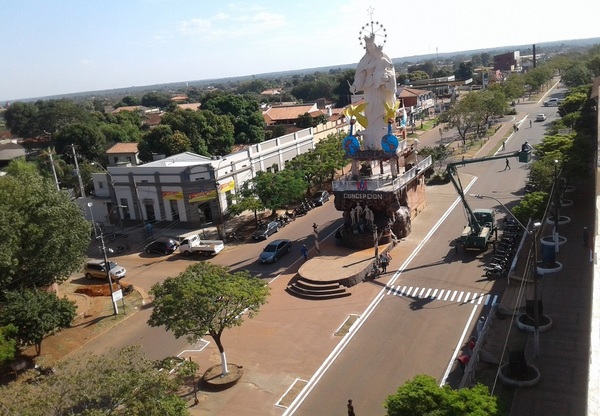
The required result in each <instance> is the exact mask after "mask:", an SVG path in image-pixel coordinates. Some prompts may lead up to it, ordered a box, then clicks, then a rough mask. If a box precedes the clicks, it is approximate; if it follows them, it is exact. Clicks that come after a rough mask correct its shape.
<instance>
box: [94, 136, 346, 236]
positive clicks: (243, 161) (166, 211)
mask: <svg viewBox="0 0 600 416" xmlns="http://www.w3.org/2000/svg"><path fill="white" fill-rule="evenodd" d="M336 127H338V128H339V126H336ZM335 131H336V130H333V131H332V132H335ZM315 134H316V132H315V131H314V129H312V128H310V129H305V130H301V131H298V132H296V133H293V134H289V135H286V136H282V137H278V138H276V139H272V140H269V141H266V142H263V143H258V144H252V145H248V146H247V147H245V148H244V149H243V150H240V151H238V152H236V153H231V154H229V155H226V156H225V157H219V158H210V157H205V156H200V155H197V154H195V153H190V152H186V153H180V154H177V155H173V156H169V157H166V158H164V159H160V160H156V161H153V162H150V163H146V164H143V165H138V166H135V165H133V164H125V165H123V164H122V165H118V166H108V167H107V171H106V173H94V174H93V182H94V198H93V201H94V204H93V205H94V207H95V209H94V216H95V221H96V222H104V223H112V224H116V223H118V222H122V221H125V222H126V223H127V222H129V221H134V222H138V223H139V222H143V221H153V222H154V221H157V222H163V221H168V222H178V223H180V224H179V226H181V227H202V226H203V225H205V224H209V223H212V224H222V223H223V217H224V216H226V215H227V195H228V194H235V193H236V191H237V189H238V188H239V186H241V184H243V183H244V182H246V181H248V180H250V179H252V178H253V177H254V176H255V175H256V172H259V171H269V170H271V169H273V170H274V171H277V170H281V169H283V168H284V167H285V165H286V163H287V162H288V161H290V160H291V159H293V158H294V157H296V156H297V155H300V154H302V153H306V152H308V151H309V150H311V149H314V147H315V144H316V142H315ZM217 197H218V198H217Z"/></svg>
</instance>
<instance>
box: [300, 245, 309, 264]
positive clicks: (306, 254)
mask: <svg viewBox="0 0 600 416" xmlns="http://www.w3.org/2000/svg"><path fill="white" fill-rule="evenodd" d="M300 253H302V257H304V261H306V260H308V249H307V248H306V245H304V244H303V245H302V248H301V249H300Z"/></svg>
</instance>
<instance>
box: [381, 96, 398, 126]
mask: <svg viewBox="0 0 600 416" xmlns="http://www.w3.org/2000/svg"><path fill="white" fill-rule="evenodd" d="M398 107H400V100H398V101H396V103H395V104H394V105H389V104H388V103H387V102H386V103H385V116H383V118H384V120H387V121H388V122H389V121H390V120H392V122H393V121H394V120H396V113H397V112H398Z"/></svg>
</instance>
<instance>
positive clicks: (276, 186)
mask: <svg viewBox="0 0 600 416" xmlns="http://www.w3.org/2000/svg"><path fill="white" fill-rule="evenodd" d="M304 184H305V182H304V178H303V172H302V171H298V170H293V169H285V170H282V171H279V172H264V171H262V172H258V173H257V175H256V176H255V177H254V178H252V189H253V191H254V193H255V195H256V196H257V197H258V199H260V202H261V203H262V205H263V206H264V207H265V208H267V209H270V210H271V211H272V212H273V214H274V213H275V210H277V208H281V207H284V206H287V205H290V204H292V203H294V202H296V201H298V200H299V199H300V198H302V196H303V195H304V190H305V186H304Z"/></svg>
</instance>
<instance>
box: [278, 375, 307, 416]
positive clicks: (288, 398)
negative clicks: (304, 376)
mask: <svg viewBox="0 0 600 416" xmlns="http://www.w3.org/2000/svg"><path fill="white" fill-rule="evenodd" d="M307 384H308V381H306V380H301V379H299V378H297V379H296V380H294V384H292V387H290V389H289V390H288V391H286V392H285V395H284V396H283V397H282V398H281V399H280V400H279V401H278V402H277V406H280V407H284V408H286V409H287V408H288V407H290V405H291V404H292V402H293V401H294V399H296V397H297V396H298V394H299V393H300V392H301V391H302V389H303V388H304V387H305V386H306V385H307Z"/></svg>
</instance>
